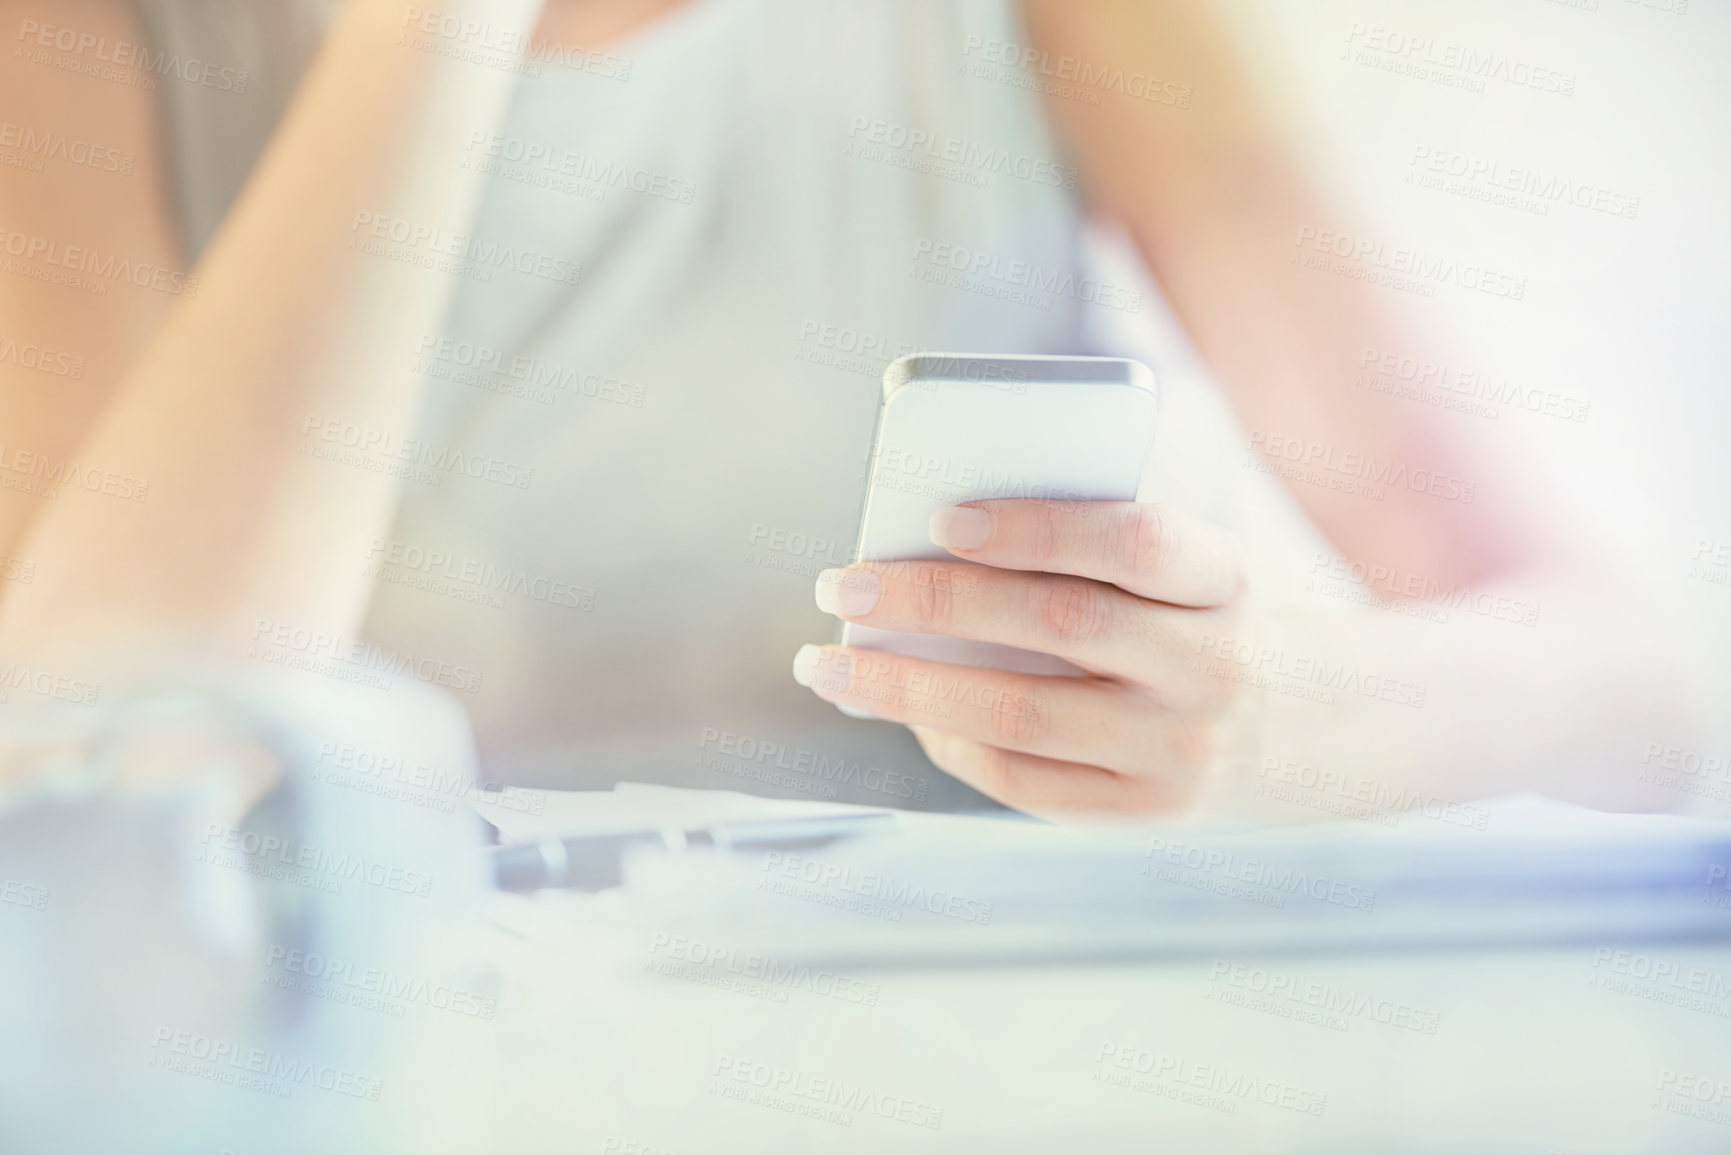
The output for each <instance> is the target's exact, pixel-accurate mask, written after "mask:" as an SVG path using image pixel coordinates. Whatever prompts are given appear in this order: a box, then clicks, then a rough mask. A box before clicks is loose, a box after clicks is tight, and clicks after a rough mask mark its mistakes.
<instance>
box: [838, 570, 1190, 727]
mask: <svg viewBox="0 0 1731 1155" xmlns="http://www.w3.org/2000/svg"><path fill="white" fill-rule="evenodd" d="M817 605H818V608H819V609H821V610H824V611H825V612H826V613H832V614H835V615H837V616H838V617H842V618H845V619H847V620H848V621H851V622H858V623H860V624H861V625H868V626H874V627H876V628H878V629H885V630H896V631H899V632H902V633H913V634H942V635H944V636H946V637H952V638H966V639H969V640H971V641H978V642H995V643H998V644H1001V645H1009V646H1019V647H1021V648H1022V649H1025V650H1033V651H1035V652H1038V653H1043V654H1054V655H1056V656H1057V657H1060V658H1063V659H1064V660H1066V661H1068V662H1072V663H1074V664H1076V665H1078V666H1081V667H1082V668H1083V669H1086V670H1089V671H1092V672H1094V673H1099V674H1105V675H1109V676H1112V677H1117V678H1123V679H1125V680H1127V681H1131V682H1135V683H1137V684H1139V685H1141V686H1144V687H1145V688H1147V689H1148V690H1149V692H1150V693H1151V694H1152V696H1153V698H1154V701H1155V703H1156V704H1158V705H1159V706H1161V707H1163V708H1166V709H1171V710H1180V711H1192V710H1198V709H1203V708H1208V707H1210V706H1212V705H1214V704H1215V703H1216V701H1217V700H1218V699H1219V697H1220V696H1221V695H1220V687H1219V685H1218V679H1199V678H1197V677H1196V676H1195V675H1194V674H1193V673H1192V672H1191V669H1190V666H1191V662H1192V661H1193V659H1194V657H1195V654H1196V651H1197V649H1198V647H1199V645H1200V639H1201V638H1202V637H1204V636H1205V635H1206V634H1207V633H1209V632H1211V631H1212V632H1218V631H1219V629H1220V624H1219V623H1218V622H1217V621H1216V620H1215V619H1216V617H1217V614H1216V613H1215V612H1213V611H1200V612H1199V611H1196V610H1190V609H1180V608H1176V607H1173V606H1168V605H1161V604H1160V603H1157V602H1150V601H1146V600H1144V599H1142V598H1139V597H1136V596H1134V595H1133V594H1129V593H1126V592H1124V591H1123V590H1121V589H1119V588H1118V587H1117V586H1112V585H1107V584H1105V583H1103V582H1097V581H1090V580H1088V579H1087V578H1078V577H1068V576H1063V575H1053V574H1031V573H1017V572H1015V571H1013V570H1002V569H994V568H992V567H990V566H981V565H971V564H969V563H967V562H959V561H914V562H868V563H862V564H860V565H855V566H849V567H847V568H846V569H832V570H825V571H824V572H823V573H822V574H820V575H819V576H818V583H817Z"/></svg>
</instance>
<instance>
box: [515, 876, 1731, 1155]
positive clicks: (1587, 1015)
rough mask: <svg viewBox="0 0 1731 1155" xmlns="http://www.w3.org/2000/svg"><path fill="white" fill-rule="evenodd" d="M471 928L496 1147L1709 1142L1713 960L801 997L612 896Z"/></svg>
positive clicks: (803, 986) (1463, 956)
mask: <svg viewBox="0 0 1731 1155" xmlns="http://www.w3.org/2000/svg"><path fill="white" fill-rule="evenodd" d="M492 917H493V921H494V922H495V924H496V925H497V926H499V927H502V928H509V933H501V935H500V939H501V943H502V944H506V945H503V949H504V954H503V955H502V956H501V957H502V959H503V971H504V987H503V995H502V1000H501V1018H500V1022H499V1026H500V1029H501V1031H502V1032H503V1037H504V1038H505V1039H507V1040H508V1041H509V1045H508V1047H507V1048H506V1052H505V1054H504V1056H503V1058H502V1063H503V1071H502V1074H503V1084H502V1085H503V1086H504V1087H505V1088H507V1092H506V1097H505V1098H504V1099H503V1100H502V1101H501V1103H500V1106H501V1107H502V1108H503V1110H502V1117H503V1118H504V1119H506V1120H508V1129H509V1133H510V1135H511V1141H510V1143H509V1144H508V1149H511V1150H540V1149H546V1150H559V1151H633V1150H635V1151H638V1152H676V1153H678V1155H692V1153H701V1152H751V1153H754V1155H759V1153H763V1152H774V1151H787V1152H810V1151H824V1152H881V1151H910V1152H918V1151H931V1152H938V1151H944V1152H950V1151H954V1152H1072V1151H1090V1152H1091V1151H1101V1152H1116V1151H1159V1152H1204V1151H1207V1152H1239V1151H1242V1152H1270V1151H1281V1152H1298V1151H1304V1152H1309V1151H1315V1152H1329V1153H1331V1155H1339V1153H1343V1152H1356V1151H1365V1152H1388V1151H1402V1152H1433V1151H1434V1152H1439V1153H1441V1152H1449V1153H1459V1152H1466V1151H1472V1152H1504V1151H1506V1152H1532V1153H1535V1155H1536V1153H1546V1152H1559V1153H1568V1155H1575V1153H1589V1152H1590V1153H1600V1155H1612V1153H1616V1155H1628V1153H1631V1152H1645V1151H1651V1152H1664V1153H1666V1155H1682V1153H1686V1152H1723V1151H1726V1150H1731V947H1727V946H1724V945H1717V946H1714V947H1711V948H1703V947H1698V946H1697V947H1691V946H1686V945H1681V946H1680V945H1675V944H1655V945H1654V946H1652V947H1651V948H1646V947H1642V948H1638V949H1634V948H1631V949H1628V950H1627V952H1626V953H1618V952H1617V951H1614V950H1612V949H1610V948H1602V949H1600V948H1593V947H1571V948H1567V949H1555V950H1520V951H1494V952H1460V953H1452V954H1450V953H1435V952H1432V953H1400V954H1385V955H1381V956H1362V955H1357V956H1352V955H1348V956H1331V957H1325V956H1311V957H1308V958H1285V959H1273V958H1262V959H1258V958H1248V957H1244V958H1240V957H1227V958H1223V959H1219V960H1199V961H1190V962H1185V963H1181V964H1172V963H1167V964H1158V965H1156V964H1146V965H1116V966H1044V967H1003V968H966V969H949V970H939V971H923V972H922V971H910V970H884V971H874V970H869V969H854V970H850V971H847V972H846V973H841V974H836V975H830V976H827V977H823V978H822V979H819V978H818V976H815V975H807V976H804V977H800V976H799V975H798V974H797V972H796V971H795V972H791V973H790V970H789V969H788V968H782V969H781V971H780V973H779V974H777V973H775V969H774V967H775V963H774V960H766V961H764V962H762V963H760V964H757V965H755V966H752V965H747V964H744V963H743V962H742V961H741V959H740V958H739V957H738V956H735V957H733V958H732V959H731V960H729V959H728V958H726V957H725V956H717V954H716V952H717V951H718V950H724V949H726V948H727V947H729V946H730V945H732V944H729V943H726V942H721V941H712V942H710V943H707V944H703V945H698V944H694V943H687V944H683V945H681V944H680V943H678V942H677V941H675V939H674V938H673V936H671V935H670V934H669V933H668V932H665V931H658V930H657V929H656V928H655V927H653V926H651V925H647V924H644V923H642V922H640V921H638V920H637V919H635V918H634V915H633V911H632V910H631V907H630V904H629V903H628V902H627V901H625V900H624V899H623V896H621V895H604V896H598V897H584V896H579V895H571V894H565V893H559V894H546V895H541V896H538V897H535V898H532V899H525V898H519V897H515V896H499V898H498V900H497V902H496V904H495V906H494V908H493V911H492ZM658 936H659V937H658ZM838 969H840V968H838ZM742 971H743V972H744V973H742ZM1655 973H1658V974H1659V975H1660V976H1661V977H1658V978H1654V977H1653V976H1654V974H1655ZM868 996H869V999H868ZM763 1084H775V1085H776V1086H778V1087H779V1089H780V1092H779V1093H778V1094H773V1095H768V1094H766V1091H767V1088H766V1087H765V1086H764V1085H763ZM754 1092H755V1094H754ZM766 1100H767V1101H766ZM843 1104H851V1105H852V1108H851V1109H849V1107H847V1106H844V1105H843ZM826 1110H827V1111H829V1112H831V1114H830V1115H828V1116H827V1117H823V1112H824V1111H826ZM796 1112H808V1113H815V1114H817V1115H818V1116H820V1117H811V1114H806V1115H802V1114H799V1113H796ZM940 1112H941V1117H940ZM1688 1112H1697V1115H1691V1114H1689V1113H1688ZM898 1115H899V1116H900V1118H897V1116H898ZM922 1122H924V1123H926V1124H927V1125H924V1126H922V1125H920V1124H921V1123H922ZM933 1122H935V1123H936V1124H937V1125H936V1126H935V1127H934V1126H931V1125H930V1124H931V1123H933ZM633 1144H635V1145H636V1146H635V1147H633V1146H632V1145H633Z"/></svg>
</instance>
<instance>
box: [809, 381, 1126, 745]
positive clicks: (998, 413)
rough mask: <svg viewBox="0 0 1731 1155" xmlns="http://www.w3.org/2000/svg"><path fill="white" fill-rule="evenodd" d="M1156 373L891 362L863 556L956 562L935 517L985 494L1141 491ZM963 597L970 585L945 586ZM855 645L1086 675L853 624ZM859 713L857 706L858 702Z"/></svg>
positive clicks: (844, 630) (868, 474)
mask: <svg viewBox="0 0 1731 1155" xmlns="http://www.w3.org/2000/svg"><path fill="white" fill-rule="evenodd" d="M1158 402H1159V397H1158V394H1157V392H1156V389H1155V383H1154V374H1153V373H1152V372H1151V371H1150V370H1149V368H1148V367H1147V366H1146V365H1143V364H1142V363H1141V362H1139V361H1131V360H1126V359H1123V358H1118V357H1026V356H1008V357H998V356H966V355H961V354H944V353H919V354H914V355H912V356H907V357H902V358H900V359H898V360H897V361H896V362H895V363H893V364H892V365H890V367H889V368H888V369H887V370H885V372H884V381H883V400H882V402H881V405H880V407H879V410H878V423H877V433H876V435H875V436H874V438H873V440H872V451H871V456H870V458H868V459H867V462H866V468H865V470H864V471H863V473H864V476H865V479H866V496H865V506H864V510H863V512H862V513H861V515H860V531H859V544H858V546H857V547H856V549H855V553H854V556H855V558H856V560H858V561H871V562H907V563H909V564H910V571H909V573H910V576H911V577H912V579H913V580H914V581H938V580H941V577H940V575H939V574H938V572H937V571H936V570H934V569H933V568H932V567H930V566H926V567H921V566H920V565H919V564H918V563H920V562H922V561H931V560H935V559H945V560H954V558H955V555H953V554H951V553H950V552H949V551H947V550H945V549H943V548H941V547H939V546H936V545H933V544H932V539H931V534H930V530H929V525H930V521H931V516H932V513H933V512H934V511H935V510H939V509H942V508H944V507H946V506H951V505H957V504H960V503H962V502H965V501H977V500H981V499H984V498H994V497H999V498H1008V497H1015V498H1035V499H1038V500H1041V501H1050V502H1053V503H1054V504H1056V505H1057V506H1058V507H1059V508H1065V509H1069V508H1076V507H1078V505H1079V503H1082V502H1090V501H1134V500H1136V493H1137V490H1138V488H1139V487H1140V486H1141V484H1142V470H1143V467H1144V466H1145V465H1146V464H1147V462H1148V456H1149V453H1150V451H1151V449H1152V447H1153V444H1154V422H1155V416H1156V412H1157V410H1158ZM945 592H946V594H948V595H951V596H967V591H966V589H965V587H962V588H957V589H954V590H950V591H945ZM840 641H841V644H842V645H845V646H859V647H861V648H864V649H872V650H886V651H889V652H892V653H897V654H905V655H908V656H911V657H918V658H927V659H930V660H932V661H938V662H950V663H954V664H957V665H966V666H987V667H991V668H994V669H1003V670H1016V671H1020V672H1023V673H1031V674H1076V673H1080V672H1081V671H1080V670H1078V669H1077V668H1076V667H1075V666H1073V665H1071V664H1070V663H1068V662H1065V661H1063V660H1061V659H1059V658H1055V657H1052V656H1051V655H1049V654H1036V653H1033V652H1031V651H1028V650H1022V649H1017V648H1015V647H1013V646H1001V645H994V644H990V643H986V642H972V641H964V640H961V639H959V638H947V637H942V636H940V635H935V634H904V633H897V632H894V631H891V630H880V629H873V628H871V627H869V626H862V625H858V624H856V623H853V622H843V623H842V627H841V635H840ZM850 713H851V711H850Z"/></svg>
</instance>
